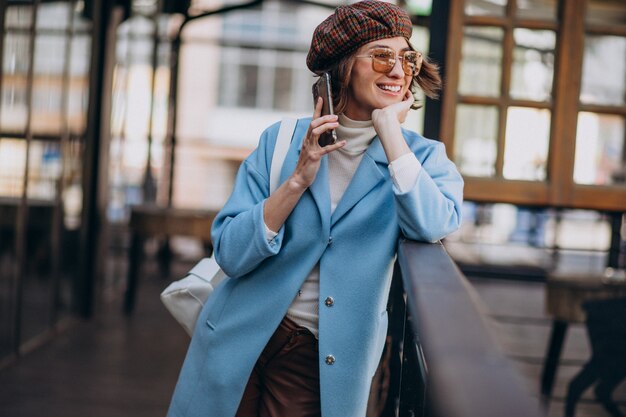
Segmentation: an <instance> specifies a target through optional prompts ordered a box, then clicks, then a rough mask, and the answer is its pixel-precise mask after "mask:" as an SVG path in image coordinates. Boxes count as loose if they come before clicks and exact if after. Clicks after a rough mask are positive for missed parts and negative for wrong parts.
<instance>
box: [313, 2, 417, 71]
mask: <svg viewBox="0 0 626 417" xmlns="http://www.w3.org/2000/svg"><path fill="white" fill-rule="evenodd" d="M412 29H413V27H412V25H411V19H410V18H409V15H408V14H407V12H406V11H404V10H403V9H401V8H400V7H398V6H396V5H394V4H391V3H387V2H385V1H376V0H365V1H360V2H358V3H353V4H350V5H347V6H339V7H337V9H335V13H333V14H332V15H330V16H329V17H328V18H327V19H326V20H324V21H323V22H322V23H320V24H319V26H318V27H317V28H315V32H314V33H313V39H312V40H311V48H310V49H309V54H308V55H307V57H306V65H307V67H309V69H310V70H311V71H313V72H316V73H317V72H320V71H323V70H325V69H328V67H330V66H331V65H332V64H333V63H335V62H336V61H337V60H338V59H339V58H341V57H344V56H346V55H348V54H350V53H352V52H354V51H355V50H357V49H358V48H359V47H360V46H361V45H363V44H365V43H368V42H371V41H375V40H377V39H385V38H394V37H396V36H402V37H404V38H406V39H407V40H409V39H410V38H411V31H412Z"/></svg>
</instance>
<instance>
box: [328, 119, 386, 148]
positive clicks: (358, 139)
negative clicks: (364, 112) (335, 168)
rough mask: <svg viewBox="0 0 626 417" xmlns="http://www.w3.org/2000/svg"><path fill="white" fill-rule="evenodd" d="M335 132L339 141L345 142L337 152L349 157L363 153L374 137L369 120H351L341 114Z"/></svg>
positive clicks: (373, 130) (374, 133)
mask: <svg viewBox="0 0 626 417" xmlns="http://www.w3.org/2000/svg"><path fill="white" fill-rule="evenodd" d="M335 131H336V132H337V137H338V138H339V140H345V141H346V145H345V146H344V147H343V148H340V149H339V151H340V152H343V153H346V154H349V155H360V154H362V153H363V152H365V151H366V150H367V148H368V147H369V146H370V144H371V143H372V141H373V140H374V137H375V136H376V130H375V129H374V123H372V121H371V120H352V119H350V118H349V117H347V116H345V115H343V114H340V115H339V126H338V127H337V129H335Z"/></svg>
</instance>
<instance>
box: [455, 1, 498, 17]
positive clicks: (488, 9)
mask: <svg viewBox="0 0 626 417" xmlns="http://www.w3.org/2000/svg"><path fill="white" fill-rule="evenodd" d="M506 3H507V0H467V1H466V2H465V14H467V15H470V16H484V15H489V16H504V13H505V10H506V9H505V7H506Z"/></svg>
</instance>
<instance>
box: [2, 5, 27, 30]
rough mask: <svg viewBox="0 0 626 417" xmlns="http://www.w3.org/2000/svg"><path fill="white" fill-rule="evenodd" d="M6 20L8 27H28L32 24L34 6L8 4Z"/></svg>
mask: <svg viewBox="0 0 626 417" xmlns="http://www.w3.org/2000/svg"><path fill="white" fill-rule="evenodd" d="M5 13H6V14H5V18H4V21H5V23H6V26H5V27H7V28H27V27H29V26H30V25H31V22H32V21H33V19H32V13H33V7H32V6H8V7H7V9H6V12H5Z"/></svg>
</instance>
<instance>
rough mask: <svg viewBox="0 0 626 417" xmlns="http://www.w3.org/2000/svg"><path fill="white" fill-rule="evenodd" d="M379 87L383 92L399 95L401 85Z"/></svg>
mask: <svg viewBox="0 0 626 417" xmlns="http://www.w3.org/2000/svg"><path fill="white" fill-rule="evenodd" d="M379 87H380V88H382V89H383V90H387V91H392V92H394V93H397V92H399V91H400V86H399V85H380V86H379Z"/></svg>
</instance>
